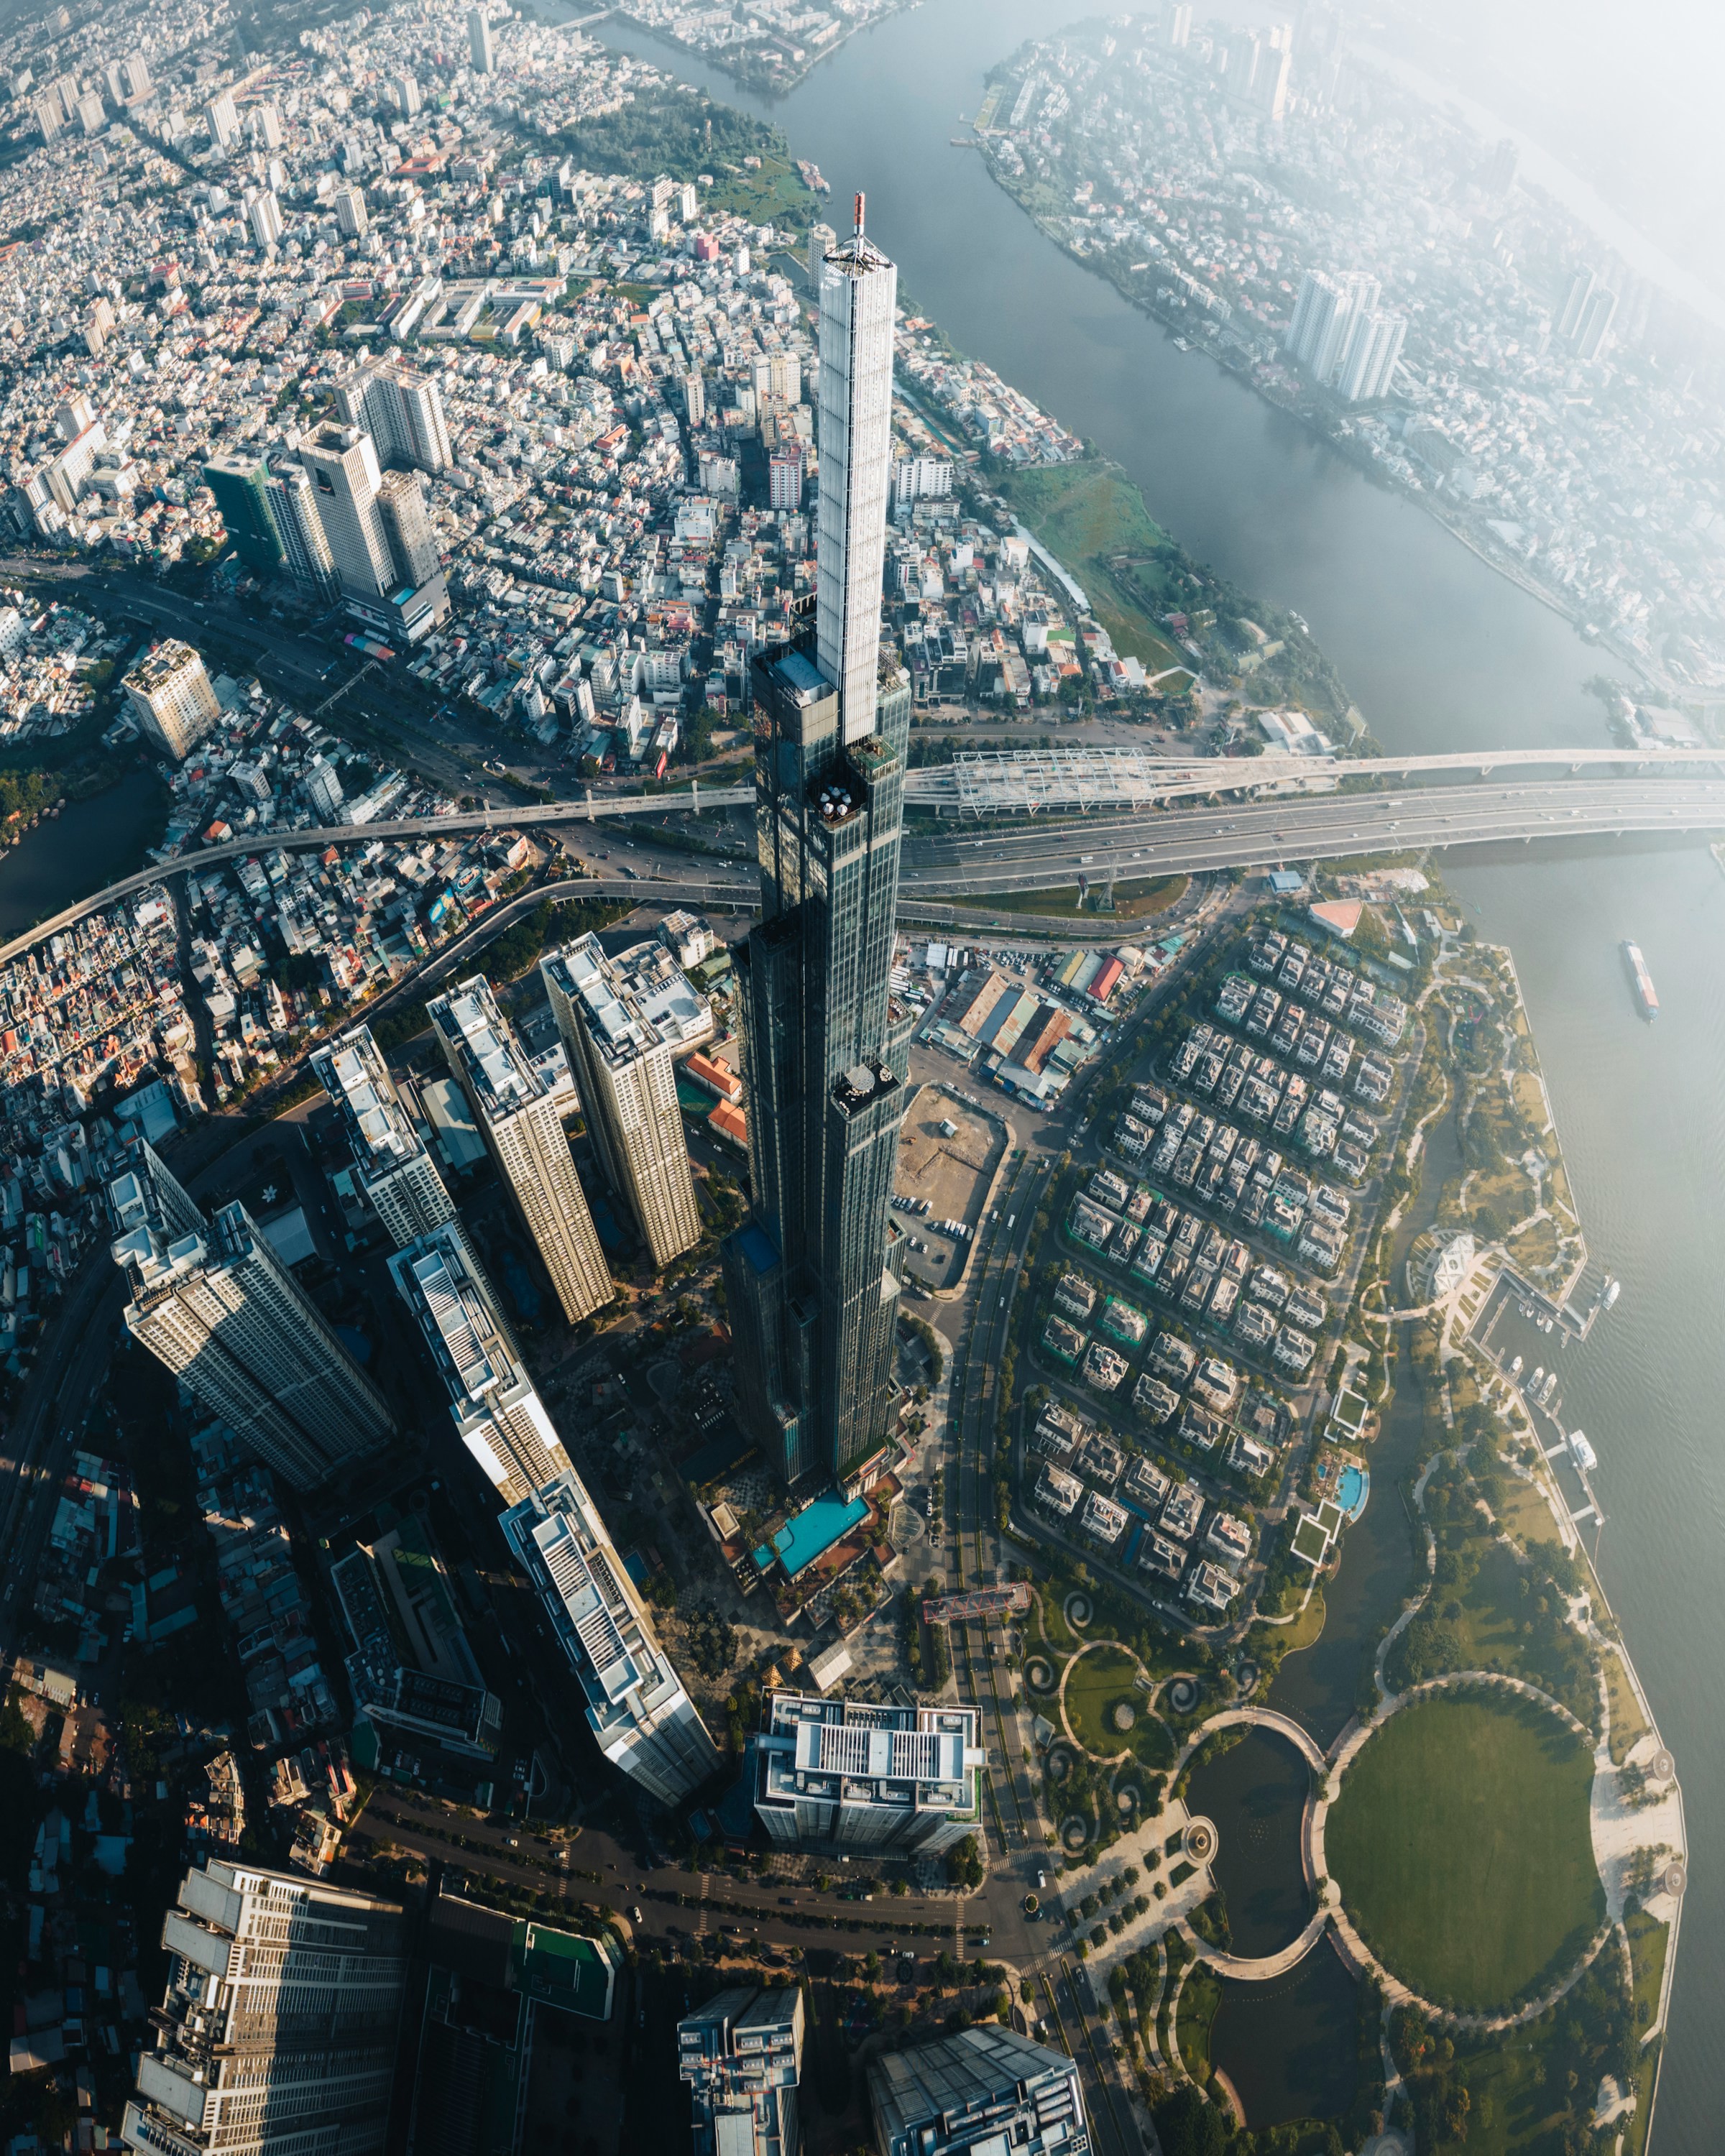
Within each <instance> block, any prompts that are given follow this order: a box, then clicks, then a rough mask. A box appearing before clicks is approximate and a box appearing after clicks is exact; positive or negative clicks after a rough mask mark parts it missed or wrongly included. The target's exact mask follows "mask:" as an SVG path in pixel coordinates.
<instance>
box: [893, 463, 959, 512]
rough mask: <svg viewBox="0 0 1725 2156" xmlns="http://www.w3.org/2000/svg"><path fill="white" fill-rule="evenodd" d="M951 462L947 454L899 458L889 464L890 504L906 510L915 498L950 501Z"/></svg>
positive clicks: (915, 500)
mask: <svg viewBox="0 0 1725 2156" xmlns="http://www.w3.org/2000/svg"><path fill="white" fill-rule="evenodd" d="M951 499H952V460H951V459H950V458H947V457H901V458H900V459H898V461H897V463H896V464H895V465H894V466H893V467H892V506H893V507H894V509H895V510H899V511H903V510H906V509H909V508H910V507H911V505H912V504H913V503H915V502H918V501H949V500H951Z"/></svg>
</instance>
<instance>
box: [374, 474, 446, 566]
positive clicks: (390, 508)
mask: <svg viewBox="0 0 1725 2156" xmlns="http://www.w3.org/2000/svg"><path fill="white" fill-rule="evenodd" d="M377 506H378V508H379V509H380V510H381V511H382V512H383V530H384V532H385V534H386V536H388V541H389V552H390V554H391V557H393V560H394V562H395V567H396V572H397V574H398V576H399V577H400V578H401V580H402V582H403V583H407V584H411V585H412V586H413V589H414V590H415V591H418V589H419V588H421V586H422V585H425V584H429V583H430V582H431V580H432V578H433V577H435V576H437V575H439V573H440V572H441V570H442V567H443V564H442V562H440V561H439V559H438V551H437V534H436V533H435V532H434V531H433V530H432V528H431V519H430V517H429V516H428V515H427V514H426V509H425V487H424V481H423V480H421V479H420V477H419V475H418V472H416V471H387V472H385V473H384V475H383V479H382V485H380V486H379V488H378V490H377Z"/></svg>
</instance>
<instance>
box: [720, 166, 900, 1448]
mask: <svg viewBox="0 0 1725 2156" xmlns="http://www.w3.org/2000/svg"><path fill="white" fill-rule="evenodd" d="M862 211H863V206H862V198H861V197H860V196H859V197H858V198H857V206H856V223H855V231H854V232H853V233H852V234H851V236H850V238H849V239H846V240H845V241H843V242H842V243H841V244H837V245H835V246H834V247H833V248H831V249H829V251H828V253H827V255H826V257H825V260H824V265H823V268H822V272H821V279H820V380H819V398H820V443H819V450H820V455H819V545H818V555H817V568H818V581H817V592H816V623H815V629H814V634H813V635H812V636H810V635H806V634H805V635H804V636H803V637H802V638H800V639H798V640H797V641H796V642H794V643H793V644H789V645H788V646H781V647H779V648H778V649H773V650H769V651H768V652H766V653H763V654H761V655H760V656H759V657H757V659H756V660H755V661H754V664H753V666H752V680H753V690H754V697H755V703H756V719H755V779H756V839H757V851H758V854H759V856H760V863H761V912H762V919H761V923H760V926H759V927H757V928H756V929H754V930H753V931H752V933H751V935H750V936H749V937H748V940H747V942H746V943H745V944H743V945H742V947H740V950H739V953H738V960H739V962H738V964H737V982H738V987H739V990H740V992H741V995H742V1005H743V1012H744V1023H743V1026H742V1042H743V1062H744V1070H745V1074H746V1076H747V1084H748V1089H749V1106H748V1137H749V1162H750V1169H751V1175H752V1187H753V1188H752V1195H753V1211H752V1219H751V1220H750V1222H749V1224H748V1225H747V1227H745V1228H743V1229H741V1230H740V1231H739V1232H738V1233H737V1235H734V1236H732V1238H731V1239H730V1240H728V1241H727V1243H726V1246H725V1277H726V1291H727V1295H728V1297H729V1312H730V1317H731V1322H732V1332H733V1334H734V1336H735V1338H736V1343H737V1411H738V1414H739V1415H740V1417H741V1418H742V1421H743V1424H744V1426H745V1427H746V1429H747V1431H748V1434H749V1435H751V1436H752V1438H753V1439H754V1440H755V1441H756V1442H757V1444H758V1445H760V1446H761V1447H762V1450H763V1451H764V1452H765V1453H766V1455H767V1456H768V1459H769V1460H773V1462H774V1463H775V1465H776V1466H777V1467H778V1471H779V1472H780V1473H781V1474H782V1475H783V1477H784V1479H785V1480H786V1481H788V1482H792V1483H794V1482H798V1481H800V1480H802V1478H803V1476H820V1477H822V1478H824V1479H829V1478H833V1477H836V1478H837V1479H838V1480H839V1481H840V1482H841V1483H842V1484H844V1485H845V1486H847V1487H848V1488H850V1489H855V1488H859V1487H861V1486H864V1485H865V1484H866V1483H867V1482H868V1481H870V1479H871V1463H873V1462H875V1460H878V1458H879V1457H880V1455H881V1453H882V1452H883V1450H884V1448H885V1444H886V1423H887V1416H888V1413H889V1409H890V1406H891V1397H892V1365H893V1336H894V1323H895V1320H896V1315H897V1310H898V1296H899V1287H900V1269H901V1264H902V1238H901V1235H899V1234H898V1232H897V1230H896V1227H895V1226H894V1225H893V1224H892V1221H891V1212H890V1210H889V1201H890V1199H891V1194H892V1183H893V1175H894V1169H895V1166H896V1157H897V1147H898V1133H899V1126H900V1123H901V1121H902V1119H903V1116H904V1110H905V1098H906V1095H905V1081H906V1050H907V1047H908V1044H909V1034H910V1022H909V1016H908V1014H906V1012H904V1011H902V1010H901V1009H898V1007H897V1006H896V1005H895V1004H892V1003H891V999H890V997H889V993H888V984H889V978H890V975H891V968H892V955H893V941H894V932H895V924H896V913H897V906H898V871H899V847H900V837H901V821H902V809H903V802H902V796H903V791H904V772H905V749H906V739H907V737H908V734H909V730H910V714H911V686H910V680H909V677H908V675H906V672H905V670H904V669H903V668H902V667H901V665H899V664H898V662H897V659H896V655H895V656H893V657H891V659H890V660H886V662H884V663H883V658H882V654H881V649H880V577H881V564H882V559H883V556H884V552H885V547H886V493H887V480H888V474H889V470H890V466H891V408H892V326H893V309H894V305H895V300H896V290H897V272H896V269H894V267H893V265H892V264H891V262H890V261H888V259H886V256H885V255H884V254H881V252H880V249H878V248H877V247H875V245H874V244H872V243H871V242H870V240H869V239H866V238H865V235H864V232H863V223H862Z"/></svg>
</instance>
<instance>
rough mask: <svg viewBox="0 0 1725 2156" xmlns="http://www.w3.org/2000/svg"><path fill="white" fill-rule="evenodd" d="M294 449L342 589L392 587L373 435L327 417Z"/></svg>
mask: <svg viewBox="0 0 1725 2156" xmlns="http://www.w3.org/2000/svg"><path fill="white" fill-rule="evenodd" d="M298 454H299V459H300V463H301V464H302V465H304V466H305V470H307V471H308V472H309V473H310V474H311V484H312V490H313V491H312V497H311V498H312V500H313V501H314V502H315V503H316V507H317V519H318V521H319V523H320V524H321V525H322V526H323V535H324V537H325V539H326V541H327V542H329V550H330V556H331V560H332V561H333V562H334V563H335V568H336V576H337V577H338V578H339V579H340V581H341V589H342V591H343V592H344V593H347V595H348V596H349V597H351V598H362V599H375V598H381V597H382V596H383V595H384V594H385V593H388V592H391V591H393V589H394V588H395V563H394V561H393V557H391V554H390V552H389V536H388V533H387V532H386V531H385V530H384V528H383V513H382V510H380V509H379V508H378V506H377V491H378V489H379V487H380V486H381V485H382V481H383V475H382V471H381V470H380V469H379V468H378V464H377V449H375V447H374V446H373V444H372V438H371V436H370V435H369V434H365V433H363V432H362V430H361V429H359V428H357V427H353V426H347V427H339V426H337V425H336V423H334V421H333V420H326V421H325V422H324V423H323V424H322V425H321V426H319V427H316V428H314V429H312V431H311V433H310V434H305V435H303V436H302V437H301V438H300V444H299V450H298Z"/></svg>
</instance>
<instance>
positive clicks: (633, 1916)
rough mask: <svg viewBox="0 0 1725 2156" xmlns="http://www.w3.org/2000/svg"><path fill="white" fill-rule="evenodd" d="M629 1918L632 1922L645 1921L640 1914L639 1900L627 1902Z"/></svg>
mask: <svg viewBox="0 0 1725 2156" xmlns="http://www.w3.org/2000/svg"><path fill="white" fill-rule="evenodd" d="M645 1921H646V1919H645V1918H644V1917H643V1916H642V1914H641V1905H640V1903H639V1902H630V1903H629V1922H631V1923H632V1924H639V1923H644V1922H645Z"/></svg>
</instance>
